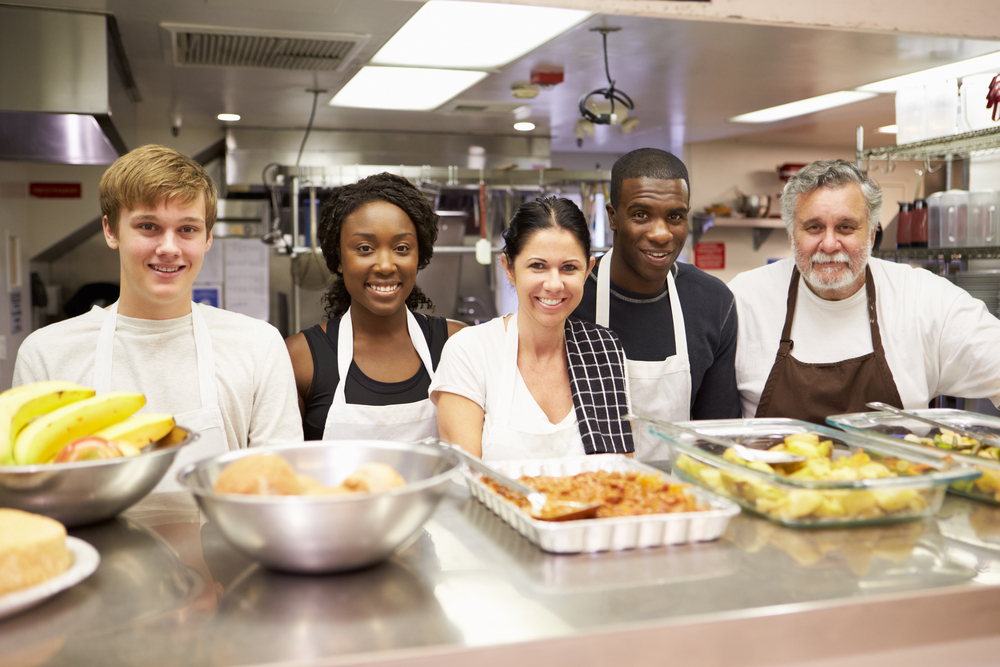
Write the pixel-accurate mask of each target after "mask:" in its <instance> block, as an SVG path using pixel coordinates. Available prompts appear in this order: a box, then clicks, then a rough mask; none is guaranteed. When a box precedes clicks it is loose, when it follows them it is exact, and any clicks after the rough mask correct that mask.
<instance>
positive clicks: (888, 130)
mask: <svg viewBox="0 0 1000 667" xmlns="http://www.w3.org/2000/svg"><path fill="white" fill-rule="evenodd" d="M878 131H879V132H880V133H882V134H896V126H895V125H883V126H882V127H880V128H879V129H878Z"/></svg>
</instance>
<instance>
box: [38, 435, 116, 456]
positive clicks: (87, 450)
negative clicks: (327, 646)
mask: <svg viewBox="0 0 1000 667" xmlns="http://www.w3.org/2000/svg"><path fill="white" fill-rule="evenodd" d="M120 456H122V452H121V450H120V449H118V447H117V445H115V443H113V442H109V441H107V440H105V439H104V438H98V437H96V436H92V435H88V436H86V437H83V438H78V439H77V440H74V441H73V442H71V443H69V444H68V445H66V446H65V447H63V448H62V449H60V450H59V453H58V454H56V457H55V458H54V459H53V460H52V462H53V463H71V462H73V461H92V460H95V459H114V458H118V457H120Z"/></svg>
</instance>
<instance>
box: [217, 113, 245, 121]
mask: <svg viewBox="0 0 1000 667" xmlns="http://www.w3.org/2000/svg"><path fill="white" fill-rule="evenodd" d="M216 118H218V119H219V120H224V121H227V122H230V123H231V122H235V121H237V120H239V119H240V115H239V114H238V113H220V114H219V115H218V116H216Z"/></svg>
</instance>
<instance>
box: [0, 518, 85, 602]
mask: <svg viewBox="0 0 1000 667" xmlns="http://www.w3.org/2000/svg"><path fill="white" fill-rule="evenodd" d="M66 548H67V549H69V553H70V555H71V556H72V557H73V564H72V565H70V567H69V569H68V570H66V571H65V572H63V573H62V574H60V575H58V576H55V577H52V578H51V579H48V580H46V581H43V582H42V583H40V584H36V585H34V586H32V587H31V588H26V589H24V590H21V591H15V592H13V593H7V594H6V595H0V618H4V617H6V616H11V615H13V614H16V613H18V612H20V611H24V610H25V609H27V608H28V607H33V606H34V605H36V604H38V603H39V602H42V601H43V600H46V599H48V598H50V597H52V596H53V595H55V594H56V593H61V592H62V591H64V590H66V589H67V588H72V587H73V586H76V585H77V584H78V583H80V582H81V581H83V580H84V579H86V578H87V577H89V576H90V575H92V574H93V573H94V570H96V569H97V565H98V564H99V563H100V562H101V556H100V554H99V553H97V549H95V548H94V547H92V546H90V545H89V544H87V543H86V542H84V541H83V540H81V539H79V538H76V537H67V538H66Z"/></svg>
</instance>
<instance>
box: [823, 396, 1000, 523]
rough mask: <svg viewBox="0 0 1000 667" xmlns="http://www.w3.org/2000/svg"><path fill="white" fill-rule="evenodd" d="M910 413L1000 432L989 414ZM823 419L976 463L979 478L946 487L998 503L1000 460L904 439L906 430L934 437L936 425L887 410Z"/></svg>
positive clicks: (916, 448) (999, 423)
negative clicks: (979, 474) (979, 473)
mask: <svg viewBox="0 0 1000 667" xmlns="http://www.w3.org/2000/svg"><path fill="white" fill-rule="evenodd" d="M913 414H915V415H920V416H921V417H926V418H927V419H933V420H934V421H938V422H941V423H942V424H947V425H950V426H955V427H958V428H964V429H968V430H972V431H984V432H985V433H991V434H993V435H1000V419H997V418H996V417H990V416H989V415H981V414H978V413H975V412H967V411H965V410H948V409H931V410H913ZM826 421H827V423H828V424H830V425H831V426H836V427H837V428H842V429H844V430H846V431H851V432H854V433H860V434H862V435H864V436H865V437H868V438H872V439H875V440H878V441H879V442H885V443H887V444H888V443H891V444H893V445H898V446H901V447H906V448H909V449H911V450H912V451H918V452H921V453H922V454H927V455H930V456H934V457H937V458H939V459H942V460H944V459H952V460H955V461H958V462H960V463H965V464H968V465H971V466H975V467H976V468H977V469H978V470H979V471H980V472H981V473H982V475H981V476H980V477H979V478H978V479H974V480H964V481H960V482H955V483H953V484H952V485H951V486H949V487H948V490H949V491H952V492H953V493H957V494H959V495H963V496H966V497H968V498H973V499H975V500H981V501H983V502H987V503H992V504H994V505H1000V461H996V460H993V459H987V458H983V457H981V456H972V455H970V454H962V453H960V452H958V451H956V450H954V449H941V448H938V447H933V446H930V445H925V444H923V443H917V442H909V441H906V440H903V436H905V435H906V434H907V433H912V434H914V435H916V436H918V437H922V438H926V437H933V435H932V434H934V433H937V432H938V429H937V427H936V426H931V425H930V424H927V423H926V422H922V421H920V420H918V419H912V418H908V417H904V416H902V415H894V414H891V413H888V412H853V413H850V414H846V415H831V416H830V417H827V418H826Z"/></svg>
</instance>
